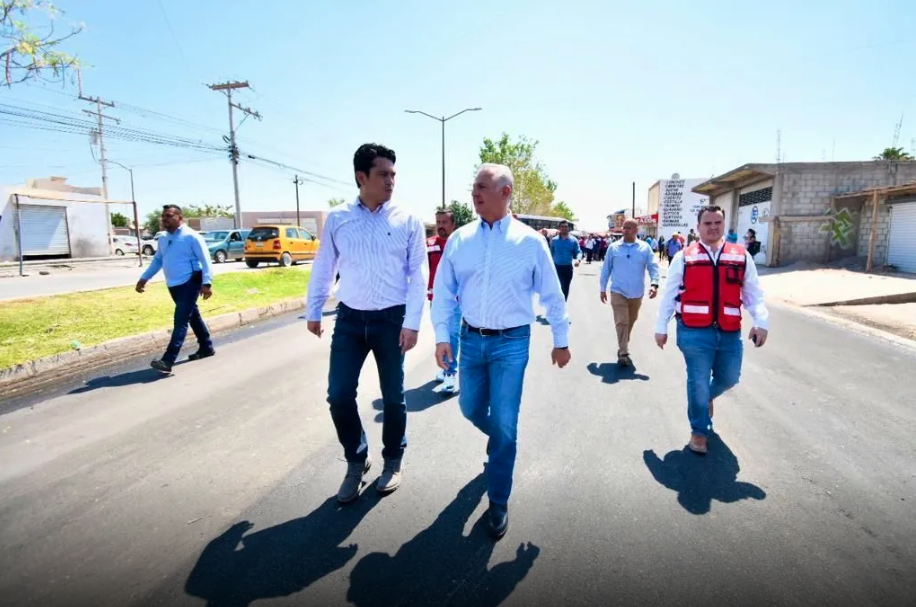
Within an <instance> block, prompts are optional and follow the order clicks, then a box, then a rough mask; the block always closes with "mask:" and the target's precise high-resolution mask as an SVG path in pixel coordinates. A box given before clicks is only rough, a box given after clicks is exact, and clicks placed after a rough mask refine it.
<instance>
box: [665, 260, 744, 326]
mask: <svg viewBox="0 0 916 607" xmlns="http://www.w3.org/2000/svg"><path fill="white" fill-rule="evenodd" d="M746 255H747V253H746V252H745V249H744V247H743V246H741V245H739V244H733V243H730V242H728V243H725V245H724V246H723V247H722V252H721V253H720V254H719V260H718V263H713V260H712V259H711V258H710V256H709V252H708V251H707V250H706V248H705V247H703V246H702V245H701V244H700V243H699V242H694V243H692V244H691V245H690V246H688V247H687V248H686V249H684V278H683V281H682V283H681V288H680V292H679V293H678V296H677V308H676V309H677V316H678V318H679V319H680V320H681V322H683V323H684V326H685V327H691V328H694V329H697V328H704V327H717V328H719V329H721V330H722V331H740V330H741V287H742V285H743V284H744V270H745V265H746V263H747V257H746Z"/></svg>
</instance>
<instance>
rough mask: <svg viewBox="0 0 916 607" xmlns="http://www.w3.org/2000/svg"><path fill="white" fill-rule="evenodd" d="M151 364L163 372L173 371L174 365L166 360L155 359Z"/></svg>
mask: <svg viewBox="0 0 916 607" xmlns="http://www.w3.org/2000/svg"><path fill="white" fill-rule="evenodd" d="M149 366H151V367H152V368H153V369H155V370H156V371H161V372H162V373H171V372H172V365H170V364H169V363H167V362H165V361H164V360H154V361H152V362H151V363H150V364H149Z"/></svg>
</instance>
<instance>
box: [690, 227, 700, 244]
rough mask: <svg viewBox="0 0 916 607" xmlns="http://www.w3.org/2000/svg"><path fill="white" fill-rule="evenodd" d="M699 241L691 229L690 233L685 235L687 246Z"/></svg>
mask: <svg viewBox="0 0 916 607" xmlns="http://www.w3.org/2000/svg"><path fill="white" fill-rule="evenodd" d="M699 239H700V237H699V236H697V233H696V231H694V229H693V228H690V233H688V234H687V244H693V243H694V242H696V241H698V240H699Z"/></svg>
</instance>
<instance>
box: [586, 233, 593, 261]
mask: <svg viewBox="0 0 916 607" xmlns="http://www.w3.org/2000/svg"><path fill="white" fill-rule="evenodd" d="M594 256H595V237H594V236H593V235H591V234H589V236H588V240H586V241H585V263H592V258H593V257H594Z"/></svg>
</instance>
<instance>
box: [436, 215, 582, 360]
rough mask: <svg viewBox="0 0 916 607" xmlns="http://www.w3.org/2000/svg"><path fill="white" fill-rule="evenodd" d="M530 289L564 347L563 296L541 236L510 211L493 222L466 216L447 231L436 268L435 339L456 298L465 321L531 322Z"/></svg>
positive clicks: (444, 336) (491, 324)
mask: <svg viewBox="0 0 916 607" xmlns="http://www.w3.org/2000/svg"><path fill="white" fill-rule="evenodd" d="M535 293H537V294H538V295H539V296H540V299H541V304H542V305H543V306H544V307H545V308H546V316H547V320H548V322H550V328H551V330H552V331H553V343H554V346H555V347H557V348H565V347H567V346H568V345H569V316H568V315H567V313H566V300H565V299H564V298H563V291H562V290H561V289H560V279H559V278H558V277H557V269H556V266H554V263H553V259H552V258H551V256H550V251H549V250H548V248H547V242H546V241H545V240H544V237H543V236H541V235H540V234H538V233H537V232H535V231H534V230H532V229H531V228H529V227H528V226H526V225H525V224H523V223H522V222H520V221H518V220H517V219H514V218H513V217H512V216H511V215H508V216H506V217H504V218H503V219H501V220H499V221H497V222H495V223H494V224H493V226H492V227H490V226H489V225H488V224H487V223H486V222H484V221H480V220H477V221H474V222H471V223H469V224H468V225H466V226H463V227H461V228H459V229H458V230H457V231H456V232H455V233H453V234H452V235H451V236H449V238H448V242H447V243H446V245H445V252H444V253H443V254H442V259H441V260H440V261H439V267H438V268H437V269H436V280H435V282H434V283H433V306H432V318H433V325H434V326H435V328H436V342H437V343H448V342H449V320H450V319H451V318H452V315H453V314H454V313H455V308H456V307H458V305H459V301H460V302H461V303H460V306H461V314H462V316H463V318H464V320H465V321H466V322H467V323H468V324H469V325H471V326H473V327H477V328H478V329H512V328H514V327H520V326H523V325H530V324H531V323H533V322H534V320H535V315H534V306H533V303H532V299H533V296H534V294H535ZM456 297H457V298H458V299H457V301H456V299H455V298H456Z"/></svg>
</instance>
